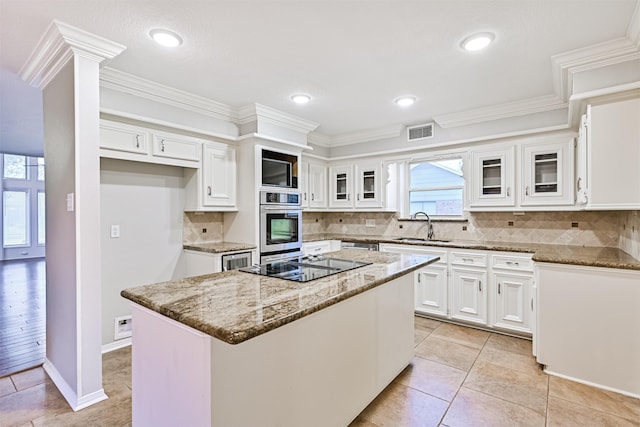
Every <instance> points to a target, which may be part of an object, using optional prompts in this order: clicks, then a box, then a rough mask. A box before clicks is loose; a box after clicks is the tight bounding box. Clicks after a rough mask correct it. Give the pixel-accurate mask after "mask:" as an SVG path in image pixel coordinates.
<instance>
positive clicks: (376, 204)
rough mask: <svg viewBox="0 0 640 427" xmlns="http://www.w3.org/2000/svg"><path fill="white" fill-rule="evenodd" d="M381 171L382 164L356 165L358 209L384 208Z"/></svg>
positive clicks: (356, 203) (356, 201)
mask: <svg viewBox="0 0 640 427" xmlns="http://www.w3.org/2000/svg"><path fill="white" fill-rule="evenodd" d="M381 169H382V168H381V164H380V162H367V163H357V164H356V167H355V170H356V172H355V175H356V191H355V192H356V200H355V206H356V208H380V207H382V194H381V192H382V191H381V189H382V184H381V176H380V172H381Z"/></svg>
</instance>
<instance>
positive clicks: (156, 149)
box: [151, 132, 201, 162]
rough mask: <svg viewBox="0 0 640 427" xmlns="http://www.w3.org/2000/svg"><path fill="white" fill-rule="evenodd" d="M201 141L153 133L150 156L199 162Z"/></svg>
mask: <svg viewBox="0 0 640 427" xmlns="http://www.w3.org/2000/svg"><path fill="white" fill-rule="evenodd" d="M200 146H201V141H198V140H196V139H194V138H189V137H185V136H180V135H172V134H168V133H160V132H154V133H153V145H152V150H151V154H153V155H154V156H159V157H169V158H172V159H181V160H191V161H194V162H197V161H200Z"/></svg>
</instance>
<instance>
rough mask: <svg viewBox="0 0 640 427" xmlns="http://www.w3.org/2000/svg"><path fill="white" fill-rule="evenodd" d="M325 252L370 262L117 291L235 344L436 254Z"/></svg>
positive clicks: (219, 276)
mask: <svg viewBox="0 0 640 427" xmlns="http://www.w3.org/2000/svg"><path fill="white" fill-rule="evenodd" d="M326 256H330V257H332V258H341V259H349V260H354V261H362V262H370V263H372V264H371V265H367V266H364V267H360V268H356V269H354V270H349V271H345V272H342V273H338V274H334V275H332V276H328V277H324V278H321V279H318V280H312V281H310V282H306V283H299V282H293V281H289V280H283V279H277V278H272V277H266V276H259V275H256V274H251V273H244V272H241V271H237V270H234V271H226V272H223V273H215V274H208V275H204V276H196V277H189V278H186V279H183V280H175V281H170V282H163V283H156V284H153V285H145V286H139V287H136V288H130V289H125V290H123V291H122V292H121V293H120V295H122V296H123V297H124V298H127V299H129V300H131V301H133V302H135V303H137V304H140V305H141V306H143V307H146V308H148V309H150V310H153V311H156V312H158V313H160V314H162V315H164V316H166V317H168V318H170V319H173V320H176V321H178V322H180V323H183V324H185V325H187V326H190V327H192V328H194V329H197V330H199V331H201V332H204V333H206V334H209V335H211V336H213V337H215V338H218V339H220V340H222V341H225V342H227V343H229V344H238V343H241V342H243V341H246V340H248V339H250V338H253V337H256V336H258V335H261V334H264V333H266V332H269V331H271V330H273V329H276V328H278V327H280V326H282V325H285V324H287V323H290V322H293V321H295V320H297V319H300V318H301V317H304V316H307V315H309V314H311V313H314V312H316V311H319V310H322V309H323V308H326V307H329V306H331V305H333V304H336V303H338V302H340V301H343V300H345V299H347V298H350V297H352V296H354V295H357V294H359V293H362V292H365V291H367V290H369V289H372V288H375V287H376V286H379V285H382V284H384V283H386V282H389V281H391V280H393V279H396V278H398V277H400V276H403V275H405V274H407V273H410V272H412V271H414V270H416V269H418V268H420V267H422V266H425V265H427V264H430V263H432V262H435V261H437V260H438V259H439V258H437V257H430V256H424V255H410V254H393V253H386V252H369V251H360V250H353V249H351V250H348V249H347V250H341V251H338V252H332V253H330V254H327V255H326Z"/></svg>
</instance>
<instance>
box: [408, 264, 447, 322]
mask: <svg viewBox="0 0 640 427" xmlns="http://www.w3.org/2000/svg"><path fill="white" fill-rule="evenodd" d="M415 299H416V307H415V309H416V311H417V312H420V313H425V314H433V315H436V316H443V317H446V316H447V307H448V306H447V265H446V264H442V263H436V264H431V265H430V266H428V267H426V268H423V269H421V270H418V271H416V273H415Z"/></svg>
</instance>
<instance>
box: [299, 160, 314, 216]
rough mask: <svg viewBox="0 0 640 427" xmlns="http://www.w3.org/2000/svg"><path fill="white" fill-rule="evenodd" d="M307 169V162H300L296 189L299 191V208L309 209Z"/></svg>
mask: <svg viewBox="0 0 640 427" xmlns="http://www.w3.org/2000/svg"><path fill="white" fill-rule="evenodd" d="M309 167H310V163H309V162H308V161H305V160H302V161H301V162H300V179H299V180H298V189H299V190H300V197H301V198H302V200H301V201H300V206H302V207H303V208H308V207H309V199H310V198H311V197H310V196H309Z"/></svg>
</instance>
